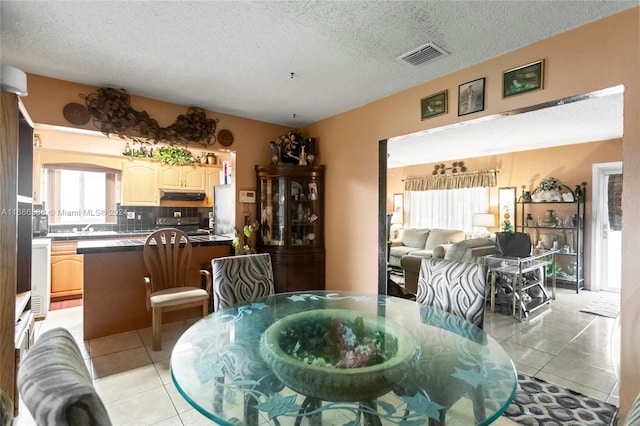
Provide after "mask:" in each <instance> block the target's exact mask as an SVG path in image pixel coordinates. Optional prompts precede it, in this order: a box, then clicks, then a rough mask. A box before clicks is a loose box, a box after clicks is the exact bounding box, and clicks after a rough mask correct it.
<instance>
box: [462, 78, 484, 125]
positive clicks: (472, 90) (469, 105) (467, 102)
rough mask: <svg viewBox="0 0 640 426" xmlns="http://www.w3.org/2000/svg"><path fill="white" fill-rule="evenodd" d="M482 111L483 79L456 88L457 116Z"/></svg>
mask: <svg viewBox="0 0 640 426" xmlns="http://www.w3.org/2000/svg"><path fill="white" fill-rule="evenodd" d="M482 110H484V78H479V79H477V80H473V81H469V82H467V83H464V84H461V85H460V86H458V115H459V116H460V115H466V114H472V113H474V112H478V111H482Z"/></svg>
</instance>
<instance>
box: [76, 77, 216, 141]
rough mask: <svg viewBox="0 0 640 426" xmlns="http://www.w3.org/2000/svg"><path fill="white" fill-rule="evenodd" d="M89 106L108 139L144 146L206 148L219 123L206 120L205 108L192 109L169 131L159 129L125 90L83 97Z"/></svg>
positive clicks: (109, 89) (96, 122) (94, 121)
mask: <svg viewBox="0 0 640 426" xmlns="http://www.w3.org/2000/svg"><path fill="white" fill-rule="evenodd" d="M80 97H81V98H83V99H84V100H85V102H86V104H87V109H88V110H89V113H90V114H91V117H92V118H93V123H94V124H95V126H96V127H97V128H99V129H100V131H101V132H102V133H104V134H105V135H107V136H108V135H110V134H116V135H118V136H119V137H120V138H122V139H131V140H134V141H136V142H142V143H154V144H155V143H158V142H166V143H168V144H170V145H173V144H174V143H183V144H185V145H188V144H189V143H197V144H199V145H202V146H204V147H206V146H209V145H211V144H213V143H215V141H216V136H215V133H216V123H218V121H219V120H218V119H211V118H207V115H206V113H205V111H204V110H203V109H202V108H197V107H189V109H188V110H187V113H186V114H182V115H179V116H178V118H177V119H176V121H175V122H174V123H173V124H171V125H170V126H168V127H160V125H159V124H158V122H157V121H156V120H155V119H153V118H151V117H150V116H149V114H148V113H147V112H146V111H136V110H135V109H133V108H132V107H131V97H130V96H129V95H128V94H127V92H126V91H124V90H116V89H111V88H100V89H98V91H97V93H91V94H89V95H80Z"/></svg>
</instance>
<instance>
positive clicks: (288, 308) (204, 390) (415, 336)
mask: <svg viewBox="0 0 640 426" xmlns="http://www.w3.org/2000/svg"><path fill="white" fill-rule="evenodd" d="M170 368H171V377H172V379H173V381H174V383H175V385H176V387H177V388H178V391H179V392H180V393H181V395H182V396H183V397H184V398H185V399H186V400H187V401H188V402H189V404H191V405H192V406H193V407H194V408H196V409H197V410H198V411H199V412H200V413H202V414H203V415H205V416H206V417H208V418H209V419H211V420H213V421H214V422H216V423H218V424H234V425H235V424H247V425H258V424H260V425H262V424H276V425H277V424H312V425H321V424H338V425H357V424H373V425H386V424H402V425H419V424H426V423H428V421H429V419H435V420H443V419H445V418H446V420H447V423H451V424H489V423H491V422H493V421H494V420H495V419H497V418H498V417H499V416H500V415H501V414H502V413H503V412H504V410H505V409H506V408H507V406H508V405H509V404H510V403H511V401H512V399H513V397H514V395H515V390H516V383H517V379H516V371H515V368H514V366H513V362H512V361H511V359H510V358H509V356H508V355H507V353H506V352H505V351H504V350H503V349H502V347H501V346H500V345H499V344H498V343H497V342H496V341H495V340H494V339H493V338H492V337H491V336H489V335H487V334H486V333H485V332H484V331H483V330H481V329H479V328H478V327H476V326H474V325H472V324H471V323H469V322H467V321H466V320H464V319H461V318H458V317H456V316H454V315H451V314H448V313H447V312H444V311H442V310H439V309H436V308H433V307H430V306H424V305H420V304H418V303H416V302H414V301H409V300H405V299H401V298H396V297H392V296H384V295H371V294H358V293H349V292H342V291H311V292H297V293H279V294H276V295H273V296H269V297H266V298H262V299H258V300H255V301H253V302H247V303H243V304H240V305H238V306H234V307H232V308H227V309H223V310H220V311H217V312H214V313H212V314H210V315H208V316H207V317H205V318H202V319H201V320H199V321H197V322H196V323H195V324H193V325H192V326H191V327H190V328H189V329H188V330H187V331H186V332H185V333H184V334H183V335H182V336H181V337H180V339H179V340H178V342H177V343H176V344H175V346H174V349H173V352H172V354H171V361H170Z"/></svg>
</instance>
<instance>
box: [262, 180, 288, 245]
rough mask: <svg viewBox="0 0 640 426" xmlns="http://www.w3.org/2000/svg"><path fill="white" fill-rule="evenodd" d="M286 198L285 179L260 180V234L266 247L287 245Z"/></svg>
mask: <svg viewBox="0 0 640 426" xmlns="http://www.w3.org/2000/svg"><path fill="white" fill-rule="evenodd" d="M285 197H286V180H285V178H284V177H281V178H262V179H260V206H261V209H262V211H261V212H260V232H261V235H262V243H263V244H264V245H267V246H282V245H284V244H285V238H286V236H285Z"/></svg>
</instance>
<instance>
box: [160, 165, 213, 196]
mask: <svg viewBox="0 0 640 426" xmlns="http://www.w3.org/2000/svg"><path fill="white" fill-rule="evenodd" d="M204 184H205V169H204V168H202V167H199V166H162V167H160V188H161V189H169V190H185V189H187V190H191V191H204Z"/></svg>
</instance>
